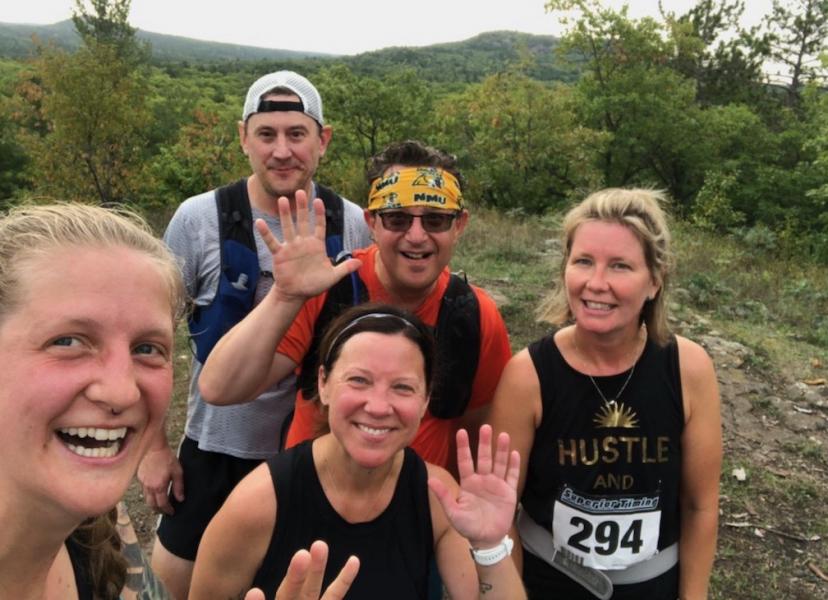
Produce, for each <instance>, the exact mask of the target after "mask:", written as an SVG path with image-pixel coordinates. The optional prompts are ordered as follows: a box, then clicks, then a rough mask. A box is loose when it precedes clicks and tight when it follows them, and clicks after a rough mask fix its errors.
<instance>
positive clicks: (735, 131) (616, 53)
mask: <svg viewBox="0 0 828 600" xmlns="http://www.w3.org/2000/svg"><path fill="white" fill-rule="evenodd" d="M129 4H130V2H129V0H91V2H87V3H84V2H82V1H81V0H78V1H77V4H76V10H75V16H74V19H73V20H74V24H75V27H76V29H77V31H78V33H79V34H80V36H81V39H82V42H83V43H82V44H81V46H80V47H79V48H78V49H77V50H76V51H72V52H67V51H63V50H59V49H56V48H54V47H49V46H41V47H39V48H38V52H37V55H36V57H35V58H33V59H32V60H30V61H26V62H17V61H0V90H2V91H3V95H2V96H0V204H6V205H8V204H11V203H15V202H18V201H20V200H21V199H24V198H27V197H48V198H60V199H67V200H84V201H95V202H100V203H103V204H112V203H127V204H130V205H133V206H136V207H138V208H140V209H146V210H158V209H162V212H164V211H166V212H165V214H168V213H169V211H171V210H172V209H174V207H175V206H176V205H177V204H178V203H179V202H181V201H182V200H183V199H184V198H186V197H188V196H190V195H193V194H195V193H199V192H202V191H204V190H207V189H210V188H211V187H215V186H217V185H221V184H223V183H226V182H228V181H231V180H232V179H234V178H237V177H240V176H243V175H244V174H246V173H247V171H248V167H247V165H246V162H245V158H244V156H243V155H242V154H241V152H240V151H239V148H238V142H237V135H236V121H237V119H238V116H239V114H240V112H241V104H242V101H243V94H244V92H245V90H246V89H247V87H248V86H249V84H250V83H251V82H252V81H253V80H254V79H255V78H257V77H258V76H259V75H261V74H263V73H265V72H267V71H272V70H277V69H279V68H284V67H290V68H295V69H296V70H298V71H300V72H303V74H305V75H307V76H308V77H309V78H311V79H312V81H314V83H315V84H316V85H317V86H318V88H319V89H320V92H321V93H322V96H323V98H324V100H325V113H326V118H327V120H328V121H329V122H330V123H331V124H332V125H333V127H334V139H333V143H332V145H331V147H330V150H329V152H328V154H327V155H326V157H325V161H324V164H323V167H322V170H321V172H320V180H322V181H324V182H326V183H328V184H330V185H332V186H334V187H335V188H336V189H339V190H342V191H343V192H344V193H345V194H346V195H347V196H349V197H351V198H353V199H355V200H357V201H359V200H360V199H362V198H364V197H365V195H366V191H367V184H366V182H364V180H363V177H362V170H363V165H364V162H365V159H366V158H367V157H369V156H370V155H371V154H373V153H374V152H376V151H378V150H379V149H381V148H382V147H383V146H384V145H386V144H387V143H389V142H390V141H393V140H399V139H404V138H419V139H423V140H426V141H428V142H429V143H432V144H434V145H436V146H439V147H441V148H443V149H445V150H448V151H450V152H453V153H455V154H457V156H458V158H459V160H460V164H461V166H462V168H463V172H464V173H465V176H466V179H467V181H466V184H467V188H466V189H467V197H468V199H469V200H470V201H471V202H473V203H478V204H480V205H485V206H489V207H492V208H495V209H498V210H502V211H513V212H515V213H519V214H529V215H531V214H537V213H543V212H547V211H555V210H559V209H561V208H562V207H564V206H566V205H568V203H569V202H571V201H572V200H573V199H575V198H580V197H582V196H583V195H584V194H585V193H587V192H588V191H590V190H594V189H596V188H599V187H604V186H633V185H635V186H648V187H656V188H661V189H666V190H667V191H668V192H669V194H670V195H671V197H672V198H673V202H674V204H673V207H672V210H673V212H674V214H675V215H676V216H677V217H678V218H681V219H686V220H689V221H692V222H694V223H696V224H697V225H699V226H701V227H705V228H708V229H711V230H714V231H718V232H721V233H722V234H732V235H739V236H742V237H744V238H745V239H746V240H748V241H750V242H752V243H757V244H762V245H763V246H764V247H766V248H770V249H776V250H778V251H779V252H781V253H786V254H789V255H792V256H793V255H795V256H798V257H808V258H814V259H816V260H819V261H820V262H828V210H826V205H827V204H828V94H826V93H825V90H826V79H828V56H826V50H828V48H826V40H828V0H789V1H788V2H784V3H783V2H781V0H774V2H773V8H772V11H771V13H770V14H768V15H766V16H765V19H764V21H763V22H762V23H761V24H760V25H758V26H755V27H752V28H744V27H743V26H742V25H741V20H742V16H743V15H744V12H745V2H744V0H699V1H698V2H697V3H696V5H695V6H694V7H693V8H692V9H690V10H689V11H688V12H687V13H685V14H680V15H676V14H673V13H664V14H662V15H661V16H660V18H642V19H633V18H631V17H629V16H628V14H627V10H626V8H622V9H620V10H615V9H610V8H607V7H605V6H603V5H602V4H601V3H600V1H599V0H550V1H548V2H547V3H546V7H547V9H548V10H550V11H553V12H556V13H559V14H560V15H562V16H561V18H562V19H564V20H565V24H566V27H567V29H566V33H565V34H564V36H563V38H562V39H561V40H560V43H559V44H558V45H557V48H556V50H555V52H556V55H555V60H556V64H557V65H559V69H560V72H561V73H569V74H571V75H570V76H568V77H566V78H562V80H561V81H557V82H549V81H543V80H540V79H538V78H536V76H534V75H536V74H537V64H538V62H539V56H538V49H537V48H531V47H529V46H520V47H518V48H517V51H516V52H514V50H515V49H514V48H511V49H510V50H511V51H512V52H513V54H514V56H515V57H516V58H514V59H513V60H512V61H511V63H510V64H509V66H507V67H506V68H499V69H498V70H497V71H496V72H494V73H492V74H490V75H488V76H486V77H485V78H484V79H482V80H479V81H469V80H468V79H467V78H464V77H463V74H462V73H460V72H459V71H457V67H456V65H455V66H452V65H451V63H450V54H449V53H440V54H439V55H435V56H439V57H440V58H439V60H441V61H445V63H444V64H443V63H442V62H441V64H440V66H441V69H440V70H441V72H453V73H455V75H454V77H455V79H454V80H453V81H446V80H445V78H443V79H441V80H435V79H434V78H427V77H425V76H424V71H423V69H417V68H413V67H408V68H399V66H398V65H397V66H395V64H394V62H393V60H389V62H388V64H387V65H386V66H385V68H384V67H383V65H382V64H381V62H375V63H372V64H371V65H370V67H369V68H361V69H360V68H357V67H356V66H355V65H354V64H349V63H348V62H347V61H345V60H335V61H320V60H308V61H307V62H305V63H303V62H298V63H297V62H293V63H274V62H270V63H267V64H264V63H262V62H261V61H258V62H256V63H238V64H235V65H234V68H232V69H230V68H226V67H225V68H216V66H215V65H212V66H199V65H197V64H193V63H190V64H187V65H181V64H178V65H172V64H170V65H167V66H164V65H158V64H157V63H155V64H154V63H152V62H151V61H150V50H149V48H147V47H146V46H145V45H144V44H142V43H141V42H139V41H138V40H137V39H136V37H135V29H134V28H132V27H131V26H130V25H129V22H128V14H129ZM385 56H386V59H383V60H388V59H387V56H389V55H385ZM481 60H482V59H481ZM544 60H546V59H544ZM547 62H548V61H547ZM451 69H455V71H451Z"/></svg>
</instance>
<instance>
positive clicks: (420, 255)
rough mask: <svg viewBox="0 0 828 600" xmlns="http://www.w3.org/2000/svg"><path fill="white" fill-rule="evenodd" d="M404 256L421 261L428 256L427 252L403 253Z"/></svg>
mask: <svg viewBox="0 0 828 600" xmlns="http://www.w3.org/2000/svg"><path fill="white" fill-rule="evenodd" d="M403 255H404V256H406V257H408V258H414V259H421V258H425V257H426V256H428V253H426V252H403Z"/></svg>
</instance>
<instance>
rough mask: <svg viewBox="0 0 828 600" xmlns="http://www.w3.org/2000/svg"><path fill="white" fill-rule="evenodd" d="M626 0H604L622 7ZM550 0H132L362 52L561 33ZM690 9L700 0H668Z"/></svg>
mask: <svg viewBox="0 0 828 600" xmlns="http://www.w3.org/2000/svg"><path fill="white" fill-rule="evenodd" d="M624 3H625V2H624V0H604V5H606V6H612V7H615V8H619V7H620V6H621V5H622V4H624ZM770 3H771V0H750V1H749V2H748V4H749V6H750V8H749V13H750V14H749V15H747V19H757V20H758V19H759V18H760V17H761V16H762V15H764V14H766V13H767V12H769V6H770ZM544 4H545V0H502V1H496V0H417V1H416V2H403V1H399V0H398V1H396V2H395V1H393V0H341V1H337V0H299V1H293V2H291V1H285V0H270V1H262V0H233V1H232V2H225V1H222V0H217V1H215V2H209V1H208V2H205V1H204V0H132V5H131V11H130V17H129V22H130V24H131V25H132V26H133V27H137V28H139V29H143V30H145V31H152V32H155V33H166V34H170V35H180V36H185V37H191V38H196V39H201V40H208V41H216V42H228V43H233V44H242V45H246V46H260V47H263V48H277V49H281V50H299V51H306V52H324V53H329V54H358V53H360V52H367V51H370V50H378V49H380V48H387V47H389V46H427V45H430V44H439V43H444V42H456V41H462V40H465V39H468V38H470V37H473V36H475V35H477V34H478V33H483V32H486V31H498V30H511V31H522V32H525V33H535V34H551V35H560V34H561V33H562V32H563V30H562V28H561V26H560V24H559V23H558V20H557V18H556V15H555V14H554V13H546V12H545V10H544ZM628 4H629V5H630V9H629V15H630V16H631V17H633V18H638V17H642V16H646V15H652V16H657V15H658V0H634V1H631V2H628ZM662 4H663V5H664V7H665V9H666V10H668V11H673V12H675V13H676V14H682V13H684V12H686V11H687V10H688V9H689V8H690V7H691V6H692V5H693V4H694V1H693V0H662ZM74 6H75V2H74V0H28V1H21V0H4V1H3V2H2V3H0V22H2V23H36V24H50V23H56V22H58V21H62V20H65V19H68V18H70V17H71V15H72V9H73V8H74Z"/></svg>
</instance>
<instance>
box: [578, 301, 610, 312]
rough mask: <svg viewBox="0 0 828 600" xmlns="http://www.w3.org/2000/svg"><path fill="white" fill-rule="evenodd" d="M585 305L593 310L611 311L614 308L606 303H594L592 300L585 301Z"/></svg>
mask: <svg viewBox="0 0 828 600" xmlns="http://www.w3.org/2000/svg"><path fill="white" fill-rule="evenodd" d="M584 303H585V304H586V305H587V308H592V309H595V310H609V309H610V308H612V305H610V304H605V303H604V302H592V301H590V300H585V301H584Z"/></svg>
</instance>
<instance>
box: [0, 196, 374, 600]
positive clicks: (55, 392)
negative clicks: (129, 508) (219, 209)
mask: <svg viewBox="0 0 828 600" xmlns="http://www.w3.org/2000/svg"><path fill="white" fill-rule="evenodd" d="M183 301H184V294H183V287H182V284H181V281H180V278H179V273H178V267H177V265H176V263H175V262H174V260H173V258H172V257H171V255H170V254H169V253H168V252H167V249H166V247H165V246H164V244H163V243H162V242H160V241H159V240H157V239H156V238H155V237H154V236H153V235H152V234H151V233H150V231H149V229H148V228H147V227H146V225H145V224H144V223H143V222H141V221H140V220H139V219H138V218H137V217H134V216H131V215H126V214H119V213H115V212H112V211H109V210H105V209H103V208H100V207H94V206H87V205H80V204H68V203H67V204H56V205H48V206H37V207H28V208H18V209H13V210H12V211H11V212H10V213H9V214H7V215H5V216H3V217H2V218H0V364H2V369H0V423H3V424H4V431H3V433H2V435H0V525H2V529H3V535H2V536H0V598H14V599H15V600H43V599H45V600H74V599H80V600H92V599H93V598H94V599H96V600H110V599H115V598H123V599H124V600H129V599H132V598H141V599H152V600H157V599H165V598H167V595H166V593H165V592H164V590H163V589H162V588H161V586H160V585H159V584H158V583H157V582H156V580H155V579H154V578H153V577H152V574H151V572H149V570H148V569H147V568H146V567H145V561H144V560H143V557H142V555H141V553H140V549H139V547H138V544H137V540H136V539H135V537H134V532H133V531H132V529H131V526H130V525H129V519H128V517H127V515H126V512H125V511H123V510H119V511H116V509H115V508H113V507H115V505H116V503H118V501H119V500H120V499H121V497H122V496H123V494H124V492H125V491H126V488H127V486H128V485H129V482H130V480H131V479H132V476H133V475H134V473H135V469H136V467H137V465H138V462H139V460H140V459H141V457H142V456H143V454H144V452H145V451H146V449H147V446H148V444H149V442H150V441H151V439H152V437H153V436H154V435H155V433H156V430H157V429H158V428H159V427H160V426H161V424H162V422H163V415H164V412H165V411H166V409H167V406H168V404H169V400H170V393H171V391H172V353H173V330H174V325H175V321H176V318H177V316H178V315H179V313H180V312H181V309H182V307H183ZM119 508H120V507H119ZM325 559H326V548H325V547H324V544H322V545H320V544H317V545H316V546H314V547H311V551H310V553H308V552H306V551H301V552H297V556H296V557H295V561H294V563H292V564H291V568H290V570H289V571H288V572H287V576H286V578H285V581H284V583H283V586H282V587H281V588H280V590H279V593H280V595H279V600H293V599H298V598H302V599H306V598H307V599H310V598H317V597H318V596H319V593H320V585H321V577H318V576H317V573H318V572H319V571H320V569H321V568H324V562H325ZM357 568H358V565H355V564H350V565H349V566H348V567H347V568H346V569H344V570H343V573H342V574H341V575H340V577H339V578H338V579H337V580H336V581H335V583H334V584H333V585H332V587H331V589H330V590H328V591H329V592H330V593H329V594H328V595H326V596H323V598H325V600H327V599H328V598H330V599H331V600H334V599H335V598H341V597H342V595H344V593H345V591H347V587H348V584H349V581H350V580H352V579H353V577H354V576H355V573H356V569H357ZM254 597H255V592H251V595H250V598H251V599H252V598H254ZM258 597H259V598H261V596H260V595H259V596H258Z"/></svg>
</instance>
